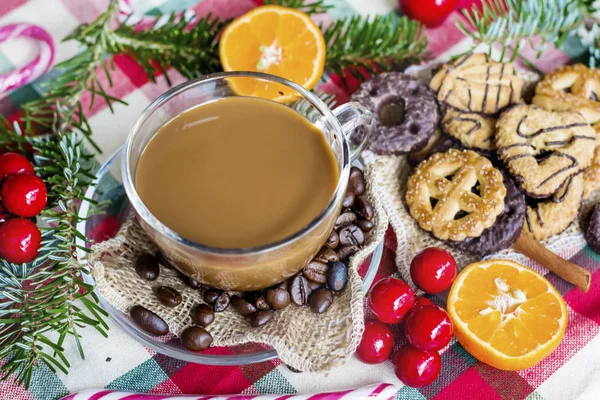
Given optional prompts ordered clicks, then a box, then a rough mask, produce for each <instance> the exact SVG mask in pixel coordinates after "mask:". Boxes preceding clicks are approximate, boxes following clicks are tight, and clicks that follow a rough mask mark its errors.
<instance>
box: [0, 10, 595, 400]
mask: <svg viewBox="0 0 600 400" xmlns="http://www.w3.org/2000/svg"><path fill="white" fill-rule="evenodd" d="M107 1H108V0H0V26H1V25H5V24H9V23H15V22H29V23H34V24H38V25H40V26H42V27H44V28H45V29H46V30H48V31H49V32H50V34H51V35H52V36H53V38H54V39H55V42H56V44H57V54H56V58H55V62H58V61H61V60H64V59H65V58H67V57H70V56H72V55H74V54H75V53H76V51H77V47H76V46H75V45H74V44H73V43H70V42H67V43H61V42H60V40H61V38H62V37H64V36H65V35H66V34H67V33H69V32H70V31H71V30H72V29H73V28H74V27H75V26H77V25H78V24H80V23H83V22H89V21H92V20H93V19H94V18H95V17H96V16H97V15H98V14H99V13H100V12H102V11H103V10H104V9H105V7H106V5H107ZM327 3H331V4H334V5H335V8H334V9H332V10H331V12H330V13H329V14H328V15H326V16H319V18H320V19H321V20H324V21H325V22H327V21H328V20H331V19H335V18H339V17H341V16H346V15H352V14H355V13H361V14H388V13H394V12H396V11H395V9H394V7H395V1H393V0H328V1H327ZM470 3H471V2H470V1H468V0H466V1H462V2H461V4H462V5H469V4H470ZM133 6H134V9H135V11H136V12H138V13H152V12H153V11H157V10H160V11H171V10H178V9H182V8H192V9H194V10H195V11H196V12H197V13H199V14H205V13H207V12H208V11H212V12H213V13H216V14H217V15H220V16H224V17H231V16H237V15H240V14H241V13H243V12H245V11H247V10H249V9H251V8H252V7H254V6H255V4H254V2H253V1H251V0H204V1H200V2H198V0H137V1H134V2H133ZM455 18H459V17H458V14H455V15H453V17H452V18H450V19H449V20H448V21H446V23H445V24H444V25H443V26H441V27H439V28H436V29H432V30H430V31H429V36H430V39H429V41H430V51H431V53H432V54H433V56H435V57H442V58H443V57H445V56H447V55H448V53H450V52H455V51H459V50H460V49H464V48H466V47H467V46H468V45H469V43H468V41H466V39H465V38H464V36H463V35H462V34H461V33H460V32H459V31H458V30H457V29H456V28H455V26H454V19H455ZM35 49H36V46H35V44H32V43H28V42H27V40H15V41H13V42H10V43H4V44H2V45H1V46H0V73H2V72H5V71H8V70H10V69H13V68H15V67H16V66H20V65H22V64H23V63H25V62H27V61H28V60H29V59H31V58H32V57H33V56H34V54H35ZM579 53H580V49H579V48H577V47H576V46H574V45H573V44H569V43H567V44H566V45H565V47H564V49H562V50H552V51H548V52H546V53H545V55H544V57H543V58H542V59H541V60H539V61H536V65H537V66H538V67H539V68H540V69H541V70H543V71H548V70H551V69H553V68H554V67H555V66H557V65H560V64H563V63H565V62H568V61H569V60H570V59H571V58H572V57H574V56H576V55H577V54H579ZM533 54H534V51H533V50H532V51H530V55H531V58H532V59H533ZM115 64H116V68H117V69H116V71H115V72H114V74H113V81H114V87H113V89H112V91H111V94H112V95H114V96H116V97H119V98H122V99H124V100H125V101H127V102H128V103H129V106H127V107H126V106H121V105H117V106H116V107H115V115H111V114H110V112H109V110H108V109H107V108H106V107H105V105H104V104H103V103H102V102H97V104H96V105H95V107H94V108H93V109H92V110H91V112H90V116H91V118H90V122H91V125H92V128H93V131H94V137H95V140H96V142H97V143H98V144H99V145H100V146H101V148H102V149H103V154H102V155H100V156H99V157H98V158H99V161H100V162H102V161H104V160H106V159H107V158H108V157H109V156H110V155H111V154H112V153H113V152H114V151H115V150H116V149H117V148H118V147H120V146H121V145H122V143H123V142H124V139H125V137H126V135H127V133H128V131H129V128H130V127H131V125H132V123H133V121H134V120H135V119H136V118H137V116H138V115H139V114H140V112H141V111H142V110H143V109H144V108H145V107H146V106H147V105H148V104H149V103H150V101H152V100H153V99H155V98H156V97H157V96H158V95H159V94H161V93H162V92H164V91H165V90H166V89H167V85H166V84H165V82H164V79H162V78H159V82H158V84H152V83H149V82H148V81H147V79H146V77H145V74H144V73H143V72H142V71H141V70H140V68H139V67H137V66H136V65H135V64H134V63H133V62H132V61H131V60H130V59H129V58H127V57H118V58H116V60H115ZM171 75H172V76H173V81H174V82H175V83H179V82H181V81H182V78H181V77H179V76H177V74H175V73H172V74H171ZM101 80H106V78H105V77H104V76H101ZM335 82H337V81H336V80H335V79H330V80H329V81H328V82H327V83H325V84H324V87H325V88H326V89H327V90H329V91H331V92H334V93H337V94H338V95H339V98H340V99H341V100H343V99H344V98H347V94H346V93H345V92H344V90H343V89H342V88H341V87H339V86H338V85H336V83H335ZM106 86H107V85H106ZM106 86H105V87H106ZM39 93H40V87H39V84H36V83H33V84H31V85H28V86H25V87H22V88H20V89H18V90H16V91H14V92H12V93H10V94H9V95H7V96H0V111H1V112H2V113H3V114H5V115H7V116H11V115H14V114H15V112H16V110H17V106H18V105H19V104H21V103H23V102H25V101H28V100H32V99H35V98H37V97H39ZM395 247H396V246H395V239H394V236H393V234H391V233H389V234H388V235H387V237H386V247H385V253H384V257H383V261H382V263H381V267H380V272H379V273H380V275H381V276H385V275H389V274H391V273H393V272H395V271H396V267H395V266H394V254H393V249H395ZM573 261H574V262H575V263H577V264H579V265H581V266H582V267H584V268H587V269H589V270H591V271H592V272H593V273H594V277H593V283H592V287H591V290H590V291H589V293H587V294H585V295H584V294H583V293H582V292H580V291H579V290H578V289H575V288H573V286H572V285H569V284H566V283H565V282H563V281H561V280H560V279H557V278H556V277H555V276H553V275H551V274H549V275H547V277H548V278H549V279H550V280H551V281H552V283H553V284H554V285H555V286H556V288H557V289H558V290H559V291H560V293H561V294H562V295H563V296H564V298H565V300H566V302H567V305H568V308H569V324H568V327H567V332H566V335H565V338H564V340H563V342H562V344H561V345H560V347H559V348H558V349H557V350H556V351H555V352H554V353H553V354H552V355H551V356H550V357H548V358H547V359H546V360H544V361H543V362H542V363H540V364H539V365H537V366H535V367H533V368H530V369H528V370H524V371H519V372H503V371H499V370H496V369H494V368H491V367H489V366H487V365H485V364H482V363H480V362H478V361H476V360H475V359H474V358H473V357H472V356H471V355H470V354H469V353H467V352H466V351H465V350H464V349H463V348H462V347H461V346H460V344H458V343H457V342H455V341H454V340H453V342H452V343H451V345H450V347H449V348H448V349H447V350H446V351H445V352H444V353H443V355H442V371H441V374H440V377H439V378H438V379H437V381H436V382H435V383H434V384H432V385H431V386H428V387H424V388H421V389H412V388H409V387H405V386H403V385H402V383H401V382H400V381H399V380H398V379H397V378H396V377H395V375H394V373H393V369H392V365H391V363H390V362H386V363H384V364H380V365H376V366H372V365H365V364H362V363H360V362H359V361H358V360H356V359H351V360H350V361H349V362H348V363H347V364H346V365H344V366H343V367H340V368H338V369H336V370H334V371H331V372H330V373H329V374H320V373H300V374H298V373H293V372H291V371H290V370H289V369H287V367H285V366H284V365H281V363H280V362H279V361H278V360H274V361H269V362H264V363H260V364H254V365H243V366H239V367H210V366H204V365H198V364H190V363H186V362H183V361H179V360H175V359H172V358H169V357H166V356H163V355H160V354H156V353H155V352H153V351H151V350H149V349H147V348H145V347H143V346H142V345H140V344H138V343H137V342H135V341H134V340H133V339H131V338H129V337H128V336H126V335H125V334H124V333H123V332H121V331H120V330H119V329H118V328H117V327H116V326H115V325H114V324H113V323H109V324H110V325H111V330H110V335H109V338H108V339H104V338H103V337H101V336H100V335H99V334H98V333H97V332H96V331H94V330H92V329H85V330H84V331H83V332H82V333H83V339H82V342H83V346H84V349H85V354H86V358H85V360H81V359H80V358H79V356H78V354H77V350H76V348H75V344H74V343H73V342H69V343H66V347H67V357H68V359H69V361H70V363H71V369H70V371H69V374H68V375H64V374H54V373H52V372H51V371H49V370H48V369H47V368H45V367H41V368H39V369H38V370H37V371H36V372H35V374H34V378H33V382H32V385H31V387H30V388H29V390H27V391H26V390H24V389H23V388H21V387H19V386H17V385H15V384H14V383H13V382H11V381H10V380H9V381H6V382H2V383H0V399H4V400H16V399H57V398H60V397H61V396H64V395H66V394H68V393H70V392H74V391H78V390H83V389H89V388H111V389H120V390H125V391H135V392H151V393H174V394H175V393H198V394H228V393H243V394H260V393H274V394H275V393H277V394H278V393H307V392H319V391H327V390H335V389H344V388H352V387H358V386H362V385H367V384H372V383H379V382H389V383H394V384H396V385H397V386H398V387H399V388H400V390H399V393H398V399H423V398H427V399H429V398H433V399H439V400H441V399H461V400H464V399H501V398H502V399H524V398H527V399H574V398H589V399H599V398H600V335H599V334H600V272H597V271H598V269H600V256H598V255H597V254H595V253H594V252H593V251H592V250H590V249H589V248H587V249H585V250H583V251H582V252H580V253H579V254H577V255H575V256H574V257H573ZM399 337H401V336H399ZM223 351H225V352H226V351H227V350H223Z"/></svg>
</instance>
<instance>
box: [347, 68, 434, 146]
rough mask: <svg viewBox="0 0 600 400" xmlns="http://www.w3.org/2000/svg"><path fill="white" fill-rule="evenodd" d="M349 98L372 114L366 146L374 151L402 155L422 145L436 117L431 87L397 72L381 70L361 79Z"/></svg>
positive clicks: (425, 143)
mask: <svg viewBox="0 0 600 400" xmlns="http://www.w3.org/2000/svg"><path fill="white" fill-rule="evenodd" d="M352 100H354V101H357V102H359V103H361V104H362V105H363V106H365V107H366V108H367V109H369V110H370V111H371V112H372V113H373V115H375V118H376V120H377V126H376V128H375V132H373V134H372V136H371V140H370V142H369V149H370V150H371V151H373V152H374V153H377V154H386V155H389V154H394V155H402V154H408V153H411V152H415V151H419V150H421V149H423V148H424V147H425V146H426V145H427V142H428V141H429V139H430V138H431V137H432V136H433V133H434V130H435V128H436V127H437V125H438V122H439V119H440V113H439V109H438V105H437V102H436V100H435V95H434V94H433V93H432V92H431V90H430V89H429V88H428V87H427V86H425V85H423V84H421V83H420V82H419V81H418V80H417V79H415V78H413V77H410V76H408V75H405V74H402V73H400V72H389V73H383V74H380V75H377V76H375V77H374V78H373V79H371V80H369V81H367V82H364V83H363V84H362V85H360V87H359V88H358V90H357V91H356V92H355V93H354V94H353V95H352Z"/></svg>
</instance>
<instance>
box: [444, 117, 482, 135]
mask: <svg viewBox="0 0 600 400" xmlns="http://www.w3.org/2000/svg"><path fill="white" fill-rule="evenodd" d="M452 121H460V122H473V123H474V124H475V126H474V127H473V128H471V129H469V131H468V132H467V133H466V135H470V134H472V133H473V132H475V131H476V130H478V129H479V128H481V122H479V121H477V120H476V119H473V118H468V117H452V118H450V119H449V120H448V122H447V123H448V124H449V123H450V122H452Z"/></svg>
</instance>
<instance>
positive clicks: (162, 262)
mask: <svg viewBox="0 0 600 400" xmlns="http://www.w3.org/2000/svg"><path fill="white" fill-rule="evenodd" d="M156 259H157V260H158V263H159V264H160V265H162V266H163V267H165V268H168V269H176V268H175V266H174V265H173V263H172V262H171V260H169V259H168V258H167V256H166V255H165V253H163V252H162V251H159V252H158V253H157V254H156Z"/></svg>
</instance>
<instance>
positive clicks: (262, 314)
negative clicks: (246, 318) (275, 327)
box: [250, 310, 275, 328]
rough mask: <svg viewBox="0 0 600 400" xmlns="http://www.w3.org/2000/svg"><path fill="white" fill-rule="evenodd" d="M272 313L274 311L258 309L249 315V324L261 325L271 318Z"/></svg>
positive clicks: (253, 325) (273, 313) (255, 326)
mask: <svg viewBox="0 0 600 400" xmlns="http://www.w3.org/2000/svg"><path fill="white" fill-rule="evenodd" d="M274 315H275V311H271V310H260V311H258V312H257V313H255V314H253V315H252V317H250V326H252V327H253V328H258V327H260V326H263V325H265V324H266V323H267V322H269V321H270V320H271V319H273V316H274Z"/></svg>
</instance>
